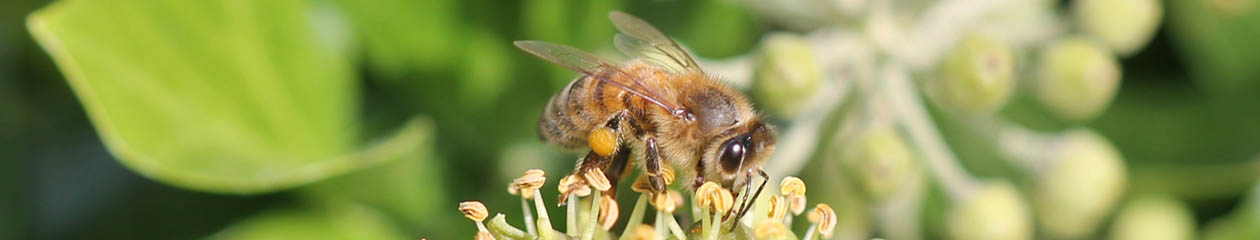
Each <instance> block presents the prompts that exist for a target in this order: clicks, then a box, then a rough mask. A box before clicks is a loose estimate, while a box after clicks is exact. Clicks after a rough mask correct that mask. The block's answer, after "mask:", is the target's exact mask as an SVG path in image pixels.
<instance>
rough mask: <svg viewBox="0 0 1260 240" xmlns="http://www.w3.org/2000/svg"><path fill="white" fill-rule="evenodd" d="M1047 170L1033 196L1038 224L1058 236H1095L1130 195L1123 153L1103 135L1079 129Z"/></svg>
mask: <svg viewBox="0 0 1260 240" xmlns="http://www.w3.org/2000/svg"><path fill="white" fill-rule="evenodd" d="M1047 167H1048V168H1047V169H1046V170H1045V171H1044V172H1042V173H1041V176H1040V180H1039V181H1038V183H1037V189H1036V193H1035V196H1037V197H1035V198H1033V199H1035V200H1034V201H1035V202H1036V206H1037V208H1036V209H1037V211H1038V212H1037V220H1038V221H1037V222H1038V223H1039V224H1040V225H1041V226H1042V227H1043V229H1044V231H1045V232H1046V234H1048V235H1051V236H1053V237H1055V238H1061V239H1082V238H1086V237H1089V236H1090V234H1092V233H1093V232H1094V231H1095V230H1096V228H1097V226H1098V225H1099V222H1101V221H1102V219H1103V217H1105V216H1106V215H1107V214H1108V213H1109V212H1111V209H1112V208H1113V207H1115V205H1116V203H1117V202H1118V201H1119V199H1120V196H1122V195H1123V193H1124V188H1125V183H1126V181H1125V179H1126V178H1125V177H1126V176H1125V167H1124V160H1123V159H1121V156H1120V153H1119V152H1117V151H1116V149H1115V147H1114V146H1112V145H1111V144H1110V143H1108V142H1107V140H1106V139H1104V138H1103V137H1102V136H1099V135H1098V134H1096V133H1094V132H1092V131H1089V130H1074V131H1071V132H1069V133H1068V134H1067V135H1066V137H1065V138H1064V139H1063V142H1062V145H1060V147H1059V149H1058V150H1057V151H1056V156H1054V157H1052V160H1051V161H1050V165H1049V166H1047ZM1082 186H1088V187H1082Z"/></svg>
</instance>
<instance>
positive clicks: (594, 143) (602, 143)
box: [586, 127, 617, 156]
mask: <svg viewBox="0 0 1260 240" xmlns="http://www.w3.org/2000/svg"><path fill="white" fill-rule="evenodd" d="M586 141H587V144H588V145H590V147H591V151H594V152H595V154H599V155H600V156H608V155H609V154H612V153H613V151H614V150H617V133H615V132H613V131H612V129H609V128H608V127H598V128H595V129H594V130H591V133H590V134H589V135H587V136H586Z"/></svg>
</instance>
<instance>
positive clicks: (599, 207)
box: [459, 168, 836, 240]
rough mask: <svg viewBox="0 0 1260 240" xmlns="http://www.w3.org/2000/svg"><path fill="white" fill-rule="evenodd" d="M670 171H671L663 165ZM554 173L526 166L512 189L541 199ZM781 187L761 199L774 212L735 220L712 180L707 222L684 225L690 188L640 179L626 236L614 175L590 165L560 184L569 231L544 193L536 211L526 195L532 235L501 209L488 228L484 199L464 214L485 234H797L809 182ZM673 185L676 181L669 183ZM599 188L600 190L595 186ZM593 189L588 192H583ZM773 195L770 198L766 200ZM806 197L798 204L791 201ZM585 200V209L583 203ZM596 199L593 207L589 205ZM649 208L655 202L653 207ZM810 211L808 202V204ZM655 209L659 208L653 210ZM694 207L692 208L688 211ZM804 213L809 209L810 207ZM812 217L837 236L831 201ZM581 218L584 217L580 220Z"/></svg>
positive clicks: (705, 190) (703, 202) (818, 229)
mask: <svg viewBox="0 0 1260 240" xmlns="http://www.w3.org/2000/svg"><path fill="white" fill-rule="evenodd" d="M663 169H667V168H663ZM545 176H546V175H545V174H544V173H543V172H542V171H541V170H536V169H534V170H529V171H526V172H525V174H523V175H522V176H521V177H519V178H517V179H516V180H515V181H513V182H512V187H511V189H516V192H517V193H519V194H521V195H524V194H525V193H527V192H533V195H531V196H538V194H539V193H538V191H539V189H541V188H542V186H543V183H544V182H545V181H546V177H545ZM659 176H660V177H662V180H664V181H665V182H667V183H672V182H673V180H674V174H673V171H672V170H663V171H662V172H661V175H659ZM781 185H782V186H780V190H782V191H781V193H782V194H781V195H778V194H776V195H771V196H769V197H767V198H759V199H753V201H754V204H770V206H769V207H767V208H766V209H771V210H770V213H768V214H749V215H746V216H745V218H744V220H747V221H741V220H737V219H735V218H734V217H731V215H732V214H730V213H731V212H732V211H731V210H732V209H733V208H734V207H735V206H734V205H735V197H736V194H734V193H732V192H731V189H726V188H723V187H722V186H721V185H719V184H718V183H716V182H706V183H705V184H703V185H701V186H700V187H699V188H696V190H695V192H693V193H692V194H691V199H692V201H693V204H692V206H693V207H694V208H693V211H692V214H694V216H693V217H692V218H690V219H695V220H697V221H700V222H698V223H695V224H692V226H688V228H683V226H684V225H681V224H679V222H678V220H677V217H678V216H676V215H675V214H678V211H677V210H678V208H679V207H682V206H684V201H686V200H687V198H685V197H684V196H683V194H682V193H680V192H679V191H676V190H666V191H665V192H661V193H654V192H652V191H651V190H650V188H649V187H648V186H650V183H649V180H648V179H647V177H646V176H641V177H639V178H638V179H636V181H635V184H634V185H633V186H632V187H631V188H632V189H634V190H635V192H638V193H639V196H638V197H637V198H638V201H636V203H635V205H634V209H632V210H631V212H630V217H629V218H628V220H627V221H626V223H625V226H626V227H624V229H625V230H624V231H623V232H621V234H620V237H616V236H615V235H616V234H614V233H612V232H610V230H611V229H614V228H615V226H616V225H617V222H619V221H618V220H619V219H620V216H621V214H620V209H621V207H620V206H619V205H617V201H616V199H613V198H612V197H611V196H607V195H604V194H602V193H603V192H604V190H612V186H611V184H610V183H609V179H608V178H607V177H606V176H605V175H604V172H603V171H602V170H600V169H589V170H585V171H581V172H578V173H575V174H573V175H569V176H566V177H564V178H562V179H561V180H560V182H559V184H558V186H557V188H556V190H557V191H558V192H560V193H561V197H562V198H564V197H565V196H569V197H571V198H569V199H568V200H567V204H566V208H567V209H568V211H567V212H565V215H566V216H565V217H566V219H568V220H569V221H568V223H569V224H568V226H567V228H565V231H564V232H559V231H556V230H553V229H551V224H550V221H551V219H550V218H549V217H548V213H547V209H546V208H544V207H543V206H544V205H542V204H543V203H542V198H537V197H535V198H532V200H533V201H534V207H535V208H534V209H530V207H529V204H528V202H527V201H524V200H526V198H524V197H522V207H524V208H526V209H525V210H526V211H525V212H526V214H529V213H530V212H531V211H530V210H536V211H537V213H538V219H537V221H536V222H534V221H533V220H532V219H530V218H527V219H526V222H525V223H524V224H525V225H526V226H529V227H527V228H528V229H531V230H530V231H529V232H526V231H522V230H519V229H517V228H516V227H513V226H512V224H510V223H508V222H507V221H506V220H505V217H504V216H503V214H499V215H498V216H496V217H495V218H494V220H491V221H490V222H491V223H490V224H489V226H488V228H487V226H486V225H483V223H482V222H483V221H485V219H486V216H488V215H489V214H488V213H489V212H488V211H487V210H486V209H485V206H484V205H482V204H481V203H480V202H475V201H470V202H464V203H461V204H460V208H459V210H460V212H462V213H464V215H465V217H468V218H469V219H471V220H473V221H474V222H476V223H477V225H478V233H477V236H476V237H477V239H479V240H480V239H544V240H553V239H620V240H634V239H737V238H738V239H791V238H795V236H799V235H796V234H793V233H792V231H791V229H790V228H789V226H791V225H790V224H789V223H787V222H785V220H784V219H783V217H784V216H785V215H787V210H788V209H790V208H791V207H797V206H795V205H800V206H804V205H805V202H804V201H805V183H804V181H802V180H801V179H800V178H796V177H788V178H785V179H784V180H783V181H782V184H781ZM666 186H668V184H667V185H666ZM593 190H598V191H593ZM583 191H585V193H586V194H579V193H581V192H583ZM765 199H769V200H765ZM785 199H795V200H793V201H799V203H796V204H793V203H790V201H789V200H785ZM579 202H581V203H582V204H580V205H581V206H580V207H579V206H578V205H579V204H577V203H579ZM588 203H589V204H588ZM649 205H650V206H651V207H649ZM800 208H804V207H800ZM648 209H653V210H655V211H648ZM648 212H655V213H656V216H655V217H654V218H653V219H655V220H654V222H645V221H644V220H645V219H646V218H645V217H644V216H645V215H647V214H648ZM684 212H686V211H684ZM802 212H803V210H802ZM809 215H810V222H811V223H813V224H812V226H811V227H810V228H809V230H808V231H809V233H806V235H804V236H806V237H807V238H808V237H810V236H813V234H819V236H821V237H823V238H828V237H830V236H831V234H832V232H833V231H834V229H835V225H836V214H835V212H834V210H832V209H831V207H830V206H828V205H826V204H818V206H817V207H815V208H814V210H813V211H811V212H810V214H809ZM579 216H580V217H579ZM683 229H693V230H692V231H684V230H683Z"/></svg>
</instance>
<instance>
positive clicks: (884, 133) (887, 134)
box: [837, 127, 916, 201]
mask: <svg viewBox="0 0 1260 240" xmlns="http://www.w3.org/2000/svg"><path fill="white" fill-rule="evenodd" d="M837 149H844V150H845V151H844V154H843V155H842V156H843V160H842V161H843V163H844V164H843V165H844V166H845V169H847V170H848V171H849V173H850V174H848V175H849V176H850V177H852V178H853V179H854V180H855V182H857V183H858V184H857V185H858V188H859V189H861V190H862V191H863V192H865V193H866V195H867V197H869V198H870V199H871V200H874V201H882V200H884V199H887V197H888V196H890V195H892V194H893V193H895V192H897V189H898V188H900V187H901V186H902V185H904V184H905V183H906V181H907V179H908V176H909V174H914V173H915V172H914V171H916V169H915V168H914V166H913V163H912V161H913V160H912V159H911V156H913V155H912V154H911V152H910V148H909V147H907V146H906V143H905V141H904V140H903V139H902V138H901V136H900V135H897V131H896V130H895V129H893V128H892V127H874V128H872V129H868V130H866V133H864V134H862V136H859V137H858V139H857V141H855V142H853V143H852V144H845V146H844V147H841V148H837Z"/></svg>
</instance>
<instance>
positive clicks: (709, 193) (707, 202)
mask: <svg viewBox="0 0 1260 240" xmlns="http://www.w3.org/2000/svg"><path fill="white" fill-rule="evenodd" d="M718 189H722V186H719V185H718V184H717V183H715V182H704V184H703V185H700V187H699V188H696V193H695V194H696V195H695V196H693V197H694V198H695V199H694V200H692V202H694V203H695V204H696V206H699V207H700V208H712V206H713V195H714V194H713V193H715V192H717V191H718Z"/></svg>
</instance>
